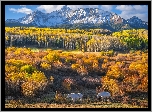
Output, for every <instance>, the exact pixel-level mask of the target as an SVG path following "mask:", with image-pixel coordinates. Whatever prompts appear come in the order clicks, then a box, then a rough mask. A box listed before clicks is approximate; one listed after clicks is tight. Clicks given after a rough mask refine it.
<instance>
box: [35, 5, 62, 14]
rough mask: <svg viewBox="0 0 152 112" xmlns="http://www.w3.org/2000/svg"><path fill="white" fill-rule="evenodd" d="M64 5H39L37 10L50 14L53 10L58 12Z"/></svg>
mask: <svg viewBox="0 0 152 112" xmlns="http://www.w3.org/2000/svg"><path fill="white" fill-rule="evenodd" d="M63 6H64V5H40V6H39V7H37V10H41V11H45V12H46V13H50V12H52V11H55V10H60V9H61V8H62V7H63Z"/></svg>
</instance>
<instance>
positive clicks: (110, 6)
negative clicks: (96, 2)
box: [101, 5, 113, 11]
mask: <svg viewBox="0 0 152 112" xmlns="http://www.w3.org/2000/svg"><path fill="white" fill-rule="evenodd" d="M101 8H102V9H103V10H105V11H111V10H112V9H113V5H102V6H101Z"/></svg>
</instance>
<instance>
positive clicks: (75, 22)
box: [5, 5, 148, 31]
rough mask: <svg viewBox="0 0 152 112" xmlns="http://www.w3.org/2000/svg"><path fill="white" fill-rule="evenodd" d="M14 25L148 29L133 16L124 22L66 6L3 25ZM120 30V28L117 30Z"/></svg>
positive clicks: (106, 13)
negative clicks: (119, 26) (120, 26)
mask: <svg viewBox="0 0 152 112" xmlns="http://www.w3.org/2000/svg"><path fill="white" fill-rule="evenodd" d="M10 23H11V24H12V23H13V25H15V23H18V24H21V25H23V26H24V25H33V26H37V27H42V26H43V27H56V26H58V27H65V25H66V26H70V28H75V27H78V28H81V27H83V28H85V27H88V26H89V28H91V27H93V28H103V29H104V28H106V29H110V30H111V31H112V30H118V29H116V28H118V25H122V26H124V25H126V24H128V26H131V27H132V28H146V29H147V28H148V23H146V24H145V23H144V21H142V20H141V19H139V18H138V17H136V16H133V17H132V18H130V19H127V21H126V20H125V18H124V19H123V18H121V17H120V16H118V15H117V14H116V13H112V12H109V11H104V10H102V9H99V8H79V9H77V10H72V9H70V8H69V7H68V6H67V5H64V6H63V7H62V8H61V9H60V10H58V11H53V12H51V13H43V12H41V11H39V10H36V11H34V12H32V13H31V14H28V15H26V16H24V17H22V18H19V19H16V20H14V19H10V20H6V21H5V24H6V25H7V26H9V24H10ZM119 29H121V28H119Z"/></svg>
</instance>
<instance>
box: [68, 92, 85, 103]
mask: <svg viewBox="0 0 152 112" xmlns="http://www.w3.org/2000/svg"><path fill="white" fill-rule="evenodd" d="M82 97H83V95H82V94H81V93H71V94H68V95H67V98H71V99H72V101H73V102H75V101H76V100H80V101H82Z"/></svg>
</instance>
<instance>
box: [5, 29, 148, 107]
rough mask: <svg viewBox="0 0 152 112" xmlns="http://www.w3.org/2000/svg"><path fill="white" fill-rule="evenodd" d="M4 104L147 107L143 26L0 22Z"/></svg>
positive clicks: (146, 60) (146, 55)
mask: <svg viewBox="0 0 152 112" xmlns="http://www.w3.org/2000/svg"><path fill="white" fill-rule="evenodd" d="M103 90H104V91H108V92H109V93H110V94H111V99H112V100H110V101H108V102H104V101H101V100H100V99H97V98H96V96H97V93H99V92H101V91H103ZM70 93H82V94H83V99H82V101H81V102H80V101H77V102H72V101H70V100H67V99H66V95H67V94H70ZM5 107H6V108H70V107H74V108H147V107H148V30H145V29H131V30H122V31H119V32H113V33H112V32H108V31H107V30H104V29H51V28H36V27H12V28H10V27H5Z"/></svg>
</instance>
